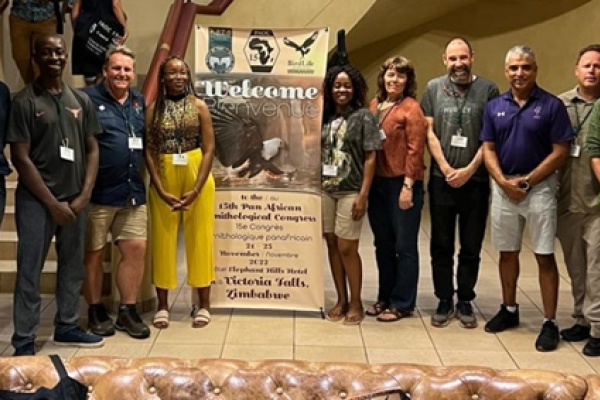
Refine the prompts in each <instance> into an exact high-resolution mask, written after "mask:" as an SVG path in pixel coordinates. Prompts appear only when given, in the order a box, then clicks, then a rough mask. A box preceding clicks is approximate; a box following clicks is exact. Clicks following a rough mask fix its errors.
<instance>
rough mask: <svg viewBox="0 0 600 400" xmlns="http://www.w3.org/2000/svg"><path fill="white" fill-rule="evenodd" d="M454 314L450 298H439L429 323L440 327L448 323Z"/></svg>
mask: <svg viewBox="0 0 600 400" xmlns="http://www.w3.org/2000/svg"><path fill="white" fill-rule="evenodd" d="M454 314H455V310H454V304H452V300H440V302H439V303H438V306H437V309H436V310H435V314H433V315H432V316H431V325H433V326H435V327H437V328H442V327H444V326H446V325H448V324H449V323H450V320H451V319H452V318H454Z"/></svg>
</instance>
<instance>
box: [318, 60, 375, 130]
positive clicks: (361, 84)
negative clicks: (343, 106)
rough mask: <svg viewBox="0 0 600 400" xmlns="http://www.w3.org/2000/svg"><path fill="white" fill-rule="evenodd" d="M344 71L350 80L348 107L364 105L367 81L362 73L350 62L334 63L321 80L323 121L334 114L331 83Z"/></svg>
mask: <svg viewBox="0 0 600 400" xmlns="http://www.w3.org/2000/svg"><path fill="white" fill-rule="evenodd" d="M342 72H343V73H346V74H347V75H348V77H349V78H350V81H351V82H352V100H351V101H350V107H351V108H352V109H354V110H356V109H359V108H362V107H365V106H366V104H367V90H368V88H367V81H366V80H365V77H364V76H363V74H362V73H361V72H360V71H359V70H358V69H357V68H356V67H354V66H352V65H350V64H343V65H335V66H333V67H331V68H329V70H327V73H326V74H325V80H324V81H323V121H324V122H327V121H329V119H331V117H333V116H334V115H335V113H336V112H335V101H334V100H333V94H332V91H333V83H334V82H335V78H337V76H338V75H339V74H341V73H342Z"/></svg>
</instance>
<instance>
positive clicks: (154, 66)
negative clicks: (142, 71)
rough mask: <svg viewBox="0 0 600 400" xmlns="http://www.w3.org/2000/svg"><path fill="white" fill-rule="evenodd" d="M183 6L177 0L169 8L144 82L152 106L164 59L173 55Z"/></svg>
mask: <svg viewBox="0 0 600 400" xmlns="http://www.w3.org/2000/svg"><path fill="white" fill-rule="evenodd" d="M183 4H184V0H175V1H174V2H173V4H171V7H170V8H169V13H168V14H167V18H166V19H165V24H164V26H163V30H162V32H161V34H160V38H159V39H158V43H157V44H156V50H154V56H153V57H152V61H151V62H150V68H148V73H147V74H146V79H145V80H144V86H143V88H142V93H143V94H144V98H145V99H146V104H150V103H152V102H153V101H154V99H156V91H157V90H158V85H157V83H158V82H157V81H156V79H157V78H156V77H157V75H158V69H159V68H160V64H161V63H162V62H163V61H164V59H165V58H167V56H168V55H169V54H170V53H171V45H172V44H173V40H174V39H175V32H176V30H177V24H178V23H179V19H180V18H181V10H182V9H183Z"/></svg>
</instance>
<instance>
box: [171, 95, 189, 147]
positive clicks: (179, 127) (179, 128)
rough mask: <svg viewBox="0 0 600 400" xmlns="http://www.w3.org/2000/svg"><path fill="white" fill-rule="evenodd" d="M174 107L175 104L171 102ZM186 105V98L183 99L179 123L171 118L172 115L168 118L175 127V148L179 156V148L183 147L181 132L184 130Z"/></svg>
mask: <svg viewBox="0 0 600 400" xmlns="http://www.w3.org/2000/svg"><path fill="white" fill-rule="evenodd" d="M173 104H174V105H176V103H175V102H173ZM186 104H187V96H186V97H185V98H184V99H183V112H182V113H181V118H180V121H179V122H180V123H179V124H178V123H177V119H176V118H175V117H173V114H174V113H170V114H169V117H170V118H171V121H173V126H174V127H175V142H176V143H177V147H178V148H179V154H181V146H182V145H183V131H184V130H185V107H186Z"/></svg>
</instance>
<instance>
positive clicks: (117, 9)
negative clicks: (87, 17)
mask: <svg viewBox="0 0 600 400" xmlns="http://www.w3.org/2000/svg"><path fill="white" fill-rule="evenodd" d="M112 6H113V12H114V13H115V17H117V21H119V23H120V24H121V25H122V26H123V30H124V34H123V40H125V39H127V36H128V35H129V33H128V30H127V18H125V12H124V11H123V3H122V2H121V0H112Z"/></svg>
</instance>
